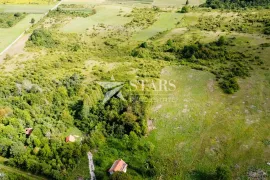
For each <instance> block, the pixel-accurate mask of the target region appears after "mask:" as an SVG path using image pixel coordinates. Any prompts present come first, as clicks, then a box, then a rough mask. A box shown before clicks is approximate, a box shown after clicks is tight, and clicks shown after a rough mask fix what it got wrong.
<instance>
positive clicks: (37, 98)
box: [0, 0, 270, 179]
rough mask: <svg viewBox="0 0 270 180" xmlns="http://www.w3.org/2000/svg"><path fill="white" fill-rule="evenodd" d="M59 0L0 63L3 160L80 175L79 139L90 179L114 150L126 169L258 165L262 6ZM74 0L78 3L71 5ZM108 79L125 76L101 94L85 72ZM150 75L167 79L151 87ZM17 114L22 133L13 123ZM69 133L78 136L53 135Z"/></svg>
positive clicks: (135, 173)
mask: <svg viewBox="0 0 270 180" xmlns="http://www.w3.org/2000/svg"><path fill="white" fill-rule="evenodd" d="M68 2H72V3H73V1H66V2H65V5H63V6H60V10H57V11H53V12H50V13H49V15H48V16H47V17H45V18H44V19H43V20H42V21H40V22H39V23H38V24H36V25H35V26H33V27H32V28H31V29H30V32H31V33H32V32H33V34H32V35H31V36H30V38H29V40H28V42H27V44H26V47H25V49H24V52H23V53H22V54H21V55H17V56H14V57H9V58H8V60H6V61H4V62H3V63H2V64H1V65H0V66H1V71H0V82H1V83H2V84H4V86H1V87H0V110H1V111H0V123H1V126H0V130H1V132H2V134H1V136H0V138H1V140H3V141H2V142H3V143H2V144H3V147H4V148H3V149H1V150H0V153H1V154H0V155H1V156H5V157H6V158H9V159H10V163H9V164H8V165H10V166H17V167H20V168H21V169H23V170H25V171H30V172H32V173H36V174H42V175H44V176H47V177H48V178H50V179H67V178H66V177H69V178H70V179H74V178H78V177H84V178H89V172H88V161H87V159H86V152H87V151H91V152H92V153H93V155H94V163H95V166H96V170H95V173H96V176H97V179H110V177H109V176H108V173H107V170H108V169H109V168H110V166H111V165H112V163H113V162H114V160H116V159H119V158H122V159H123V160H124V161H126V162H127V163H128V165H129V166H128V171H127V174H126V176H127V177H128V178H130V179H218V178H217V177H218V176H220V174H218V173H219V170H220V169H219V168H220V167H222V168H221V170H220V171H221V172H222V173H224V171H225V173H224V174H227V173H228V174H229V176H230V178H228V179H237V178H240V179H248V178H250V176H251V175H250V173H253V174H254V173H255V174H256V173H257V172H258V171H260V172H261V171H263V172H264V173H266V174H269V172H270V166H269V165H267V163H268V162H269V157H270V144H269V142H270V136H269V128H270V123H269V117H270V112H269V109H270V103H269V102H270V101H269V98H270V73H269V67H270V61H269V55H270V54H269V53H270V39H269V35H267V31H266V30H267V26H268V25H269V24H268V23H267V22H268V21H269V20H270V17H269V14H268V10H264V9H262V10H260V11H259V10H256V9H249V10H246V11H239V12H226V11H221V10H209V9H201V8H193V9H191V8H190V9H189V12H188V13H179V9H178V8H164V9H163V8H162V7H163V6H164V5H165V6H172V5H173V6H182V5H183V3H185V2H182V1H177V2H176V1H166V2H164V1H158V0H155V1H154V2H153V4H156V5H160V7H161V8H157V7H150V6H149V4H147V5H143V6H142V7H141V8H136V7H132V6H130V4H128V5H127V4H122V5H121V4H112V2H111V1H110V2H108V1H107V2H105V3H106V4H101V5H95V6H92V4H91V3H93V2H90V1H84V0H81V1H78V2H77V3H76V5H70V4H68ZM94 3H97V4H99V3H104V2H103V1H95V2H94ZM136 3H137V2H136ZM199 3H201V1H192V0H190V4H194V5H195V4H199ZM82 4H84V5H86V6H87V8H86V9H87V10H89V11H87V12H88V13H85V12H81V11H78V9H84V8H85V7H86V6H83V7H82ZM149 7H150V8H149ZM90 10H91V11H90ZM89 12H90V13H89ZM92 12H94V13H92ZM33 16H37V15H33ZM31 17H32V15H27V17H26V18H25V19H23V20H22V21H20V22H18V23H17V24H16V25H15V26H14V27H12V28H15V27H17V26H18V25H20V23H23V22H24V24H27V23H26V19H27V18H28V20H29V18H31ZM261 17H264V18H263V19H264V20H261ZM24 20H25V21H24ZM0 31H1V32H5V31H2V30H0ZM9 32H10V30H9ZM5 33H6V34H5V35H3V38H4V37H5V36H7V34H8V31H6V32H5ZM13 34H15V32H14V33H13ZM1 35H2V34H1ZM1 39H2V38H1V37H0V40H1ZM113 79H114V80H115V81H117V82H118V81H119V82H126V85H125V86H124V87H123V89H121V93H122V95H123V96H124V98H125V99H126V101H122V100H121V99H119V98H117V96H116V95H115V96H114V97H113V98H112V99H111V100H110V101H108V103H107V104H105V105H104V104H102V103H101V102H102V100H103V98H104V94H106V90H105V89H102V88H101V87H100V86H99V85H98V83H97V82H100V81H101V82H107V81H114V80H113ZM131 80H133V81H135V82H137V84H136V88H135V89H134V86H132V87H131V86H130V84H129V81H131ZM160 80H162V82H165V81H167V82H168V81H170V82H172V83H173V84H174V85H175V89H174V90H172V91H166V90H165V89H163V90H161V91H159V90H157V89H155V88H154V87H153V83H151V82H152V81H153V82H154V83H155V84H156V87H163V86H162V85H161V86H159V84H158V83H159V82H160ZM142 81H144V82H146V83H145V84H143V85H142V84H140V83H142ZM147 81H148V83H147ZM144 85H145V86H146V88H145V86H144ZM143 88H145V89H144V90H141V89H143ZM17 122H20V123H21V124H20V123H17ZM27 126H32V127H33V128H34V129H35V130H34V131H33V134H32V135H31V138H29V139H26V138H25V137H24V136H21V135H18V134H16V133H13V132H17V131H18V132H23V131H24V128H25V127H27ZM10 133H13V134H12V137H14V138H13V139H11V140H10V139H9V138H8V137H10ZM69 134H73V135H76V136H79V137H80V138H79V140H78V141H77V142H76V143H65V141H64V140H65V137H66V136H67V135H69ZM8 149H10V151H12V152H13V154H10V153H8V152H9V151H8ZM22 153H23V156H22ZM223 168H224V169H223ZM222 173H221V174H222ZM224 174H223V175H224ZM224 176H225V175H224ZM264 176H265V175H264ZM265 177H266V178H267V176H265Z"/></svg>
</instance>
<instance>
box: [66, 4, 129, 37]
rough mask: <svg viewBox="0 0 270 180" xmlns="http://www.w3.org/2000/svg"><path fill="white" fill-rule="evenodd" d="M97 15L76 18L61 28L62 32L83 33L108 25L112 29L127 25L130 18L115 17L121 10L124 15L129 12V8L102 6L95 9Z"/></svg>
mask: <svg viewBox="0 0 270 180" xmlns="http://www.w3.org/2000/svg"><path fill="white" fill-rule="evenodd" d="M96 10H97V13H96V14H95V15H93V16H90V17H88V18H76V19H73V20H71V21H70V22H69V23H68V24H66V25H65V26H64V27H62V28H61V31H63V32H69V33H70V32H73V33H83V32H85V31H86V29H87V28H89V29H92V28H93V26H97V25H98V24H102V23H103V24H104V25H110V26H114V27H118V26H122V25H124V24H126V23H128V22H129V21H130V20H131V18H128V17H123V16H117V15H118V14H119V11H120V10H122V11H124V12H126V13H128V12H130V11H131V9H130V8H126V7H121V6H113V5H104V6H97V7H96Z"/></svg>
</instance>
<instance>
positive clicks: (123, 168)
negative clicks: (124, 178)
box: [108, 159, 128, 174]
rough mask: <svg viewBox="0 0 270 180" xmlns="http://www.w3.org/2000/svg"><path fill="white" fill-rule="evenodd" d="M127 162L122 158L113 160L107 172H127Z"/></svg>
mask: <svg viewBox="0 0 270 180" xmlns="http://www.w3.org/2000/svg"><path fill="white" fill-rule="evenodd" d="M127 166H128V165H127V163H125V161H123V160H122V159H120V160H116V161H114V163H113V165H112V167H111V168H110V169H109V171H108V172H109V173H110V174H113V173H114V172H117V171H120V172H124V173H125V172H127Z"/></svg>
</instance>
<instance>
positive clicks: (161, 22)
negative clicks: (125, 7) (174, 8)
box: [133, 13, 183, 41]
mask: <svg viewBox="0 0 270 180" xmlns="http://www.w3.org/2000/svg"><path fill="white" fill-rule="evenodd" d="M182 17H183V15H182V14H180V13H161V14H160V16H159V18H158V20H157V21H156V22H155V23H154V24H153V25H152V26H150V27H149V28H147V29H144V30H142V31H140V32H138V33H136V34H135V35H134V36H133V39H135V40H139V41H144V40H147V39H148V38H150V37H152V36H154V35H156V34H157V33H159V32H163V31H166V30H171V29H173V28H174V27H175V26H176V24H177V22H179V21H180V20H181V19H182Z"/></svg>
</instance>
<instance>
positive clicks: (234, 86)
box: [219, 77, 240, 94]
mask: <svg viewBox="0 0 270 180" xmlns="http://www.w3.org/2000/svg"><path fill="white" fill-rule="evenodd" d="M219 86H220V87H221V88H222V90H223V91H224V92H225V93H227V94H233V93H235V92H236V91H238V90H239V89H240V88H239V85H238V83H237V81H236V79H235V78H233V77H224V78H222V80H221V81H220V82H219Z"/></svg>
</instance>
